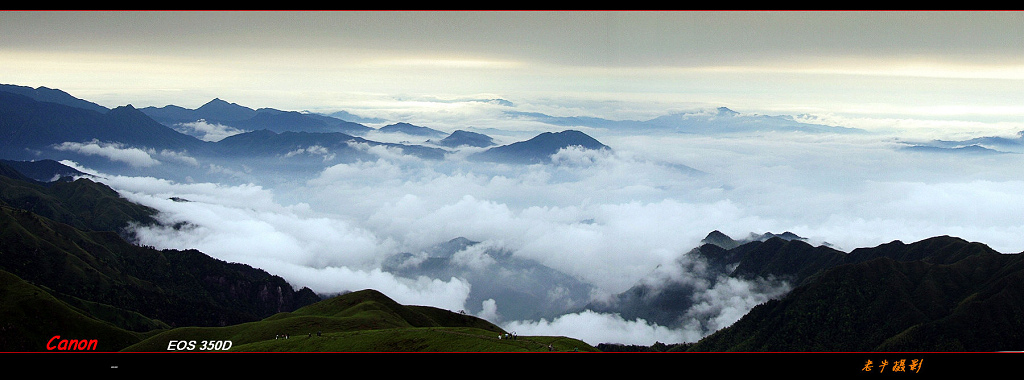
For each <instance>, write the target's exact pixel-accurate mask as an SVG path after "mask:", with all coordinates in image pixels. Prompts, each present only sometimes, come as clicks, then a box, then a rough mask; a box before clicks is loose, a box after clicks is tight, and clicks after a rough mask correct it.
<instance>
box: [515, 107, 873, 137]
mask: <svg viewBox="0 0 1024 380" xmlns="http://www.w3.org/2000/svg"><path fill="white" fill-rule="evenodd" d="M505 114H506V115H507V116H508V117H510V118H513V119H523V120H531V121H539V122H543V123H547V124H551V125H557V126H563V127H591V128H600V129H604V130H607V131H614V132H634V133H635V132H637V131H642V132H644V133H651V132H671V133H694V134H728V133H753V132H806V133H844V134H848V133H864V130H861V129H857V128H849V127H837V126H830V125H822V124H811V123H805V122H802V121H799V120H797V119H796V118H795V117H793V116H769V115H754V114H741V113H738V112H736V111H733V110H731V109H729V108H726V107H719V108H717V109H714V110H708V111H692V112H679V113H673V114H669V115H664V116H659V117H656V118H653V119H648V120H611V119H604V118H598V117H580V116H570V117H561V116H550V115H546V114H543V113H537V112H521V111H506V112H505Z"/></svg>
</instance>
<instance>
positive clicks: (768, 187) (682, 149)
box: [69, 133, 1024, 344]
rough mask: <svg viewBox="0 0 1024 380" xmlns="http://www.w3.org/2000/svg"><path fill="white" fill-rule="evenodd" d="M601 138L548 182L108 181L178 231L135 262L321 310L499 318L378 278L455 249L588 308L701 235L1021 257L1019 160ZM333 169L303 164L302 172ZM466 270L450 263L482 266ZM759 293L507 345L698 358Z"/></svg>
mask: <svg viewBox="0 0 1024 380" xmlns="http://www.w3.org/2000/svg"><path fill="white" fill-rule="evenodd" d="M596 137H597V138H598V139H599V140H601V141H602V142H603V143H605V144H607V145H609V146H612V147H613V149H614V150H613V151H612V152H591V151H581V150H577V149H567V150H564V151H561V152H559V153H557V154H556V155H555V156H554V161H553V163H551V164H545V165H503V164H491V163H472V162H465V161H463V160H462V158H461V157H462V156H461V155H459V154H453V155H451V156H449V157H448V158H447V159H446V160H442V161H431V160H422V159H419V158H417V157H414V156H410V155H406V154H404V153H403V152H402V151H401V150H398V149H394V148H387V147H383V146H376V147H371V146H368V145H367V146H361V148H362V149H364V151H365V152H369V153H371V154H373V156H372V157H374V158H371V159H367V160H361V161H354V162H346V163H336V162H335V161H323V162H320V160H316V161H314V162H320V164H321V165H322V169H320V170H317V171H314V172H312V173H313V174H312V175H310V176H306V177H299V178H297V179H296V178H295V177H287V178H290V179H289V180H288V181H282V180H280V179H278V180H267V181H265V182H263V183H247V184H237V185H225V184H217V183H212V182H207V183H178V182H173V181H169V180H164V179H158V178H151V177H129V176H118V175H106V176H105V179H104V180H103V181H104V182H106V183H107V184H109V185H110V186H111V187H113V188H115V189H118V190H119V191H120V192H121V193H122V194H124V195H125V196H126V197H128V198H129V199H131V200H133V201H136V202H139V203H143V204H146V205H149V206H152V207H155V208H157V209H159V210H161V212H162V214H161V218H162V219H163V220H164V221H165V222H166V224H167V225H177V226H178V228H170V227H147V228H139V230H138V234H139V237H140V239H142V242H143V243H144V244H148V245H153V246H157V247H161V248H196V249H199V250H201V251H203V252H206V253H208V254H210V255H212V256H214V257H217V258H220V259H224V260H228V261H236V262H244V263H247V264H251V265H254V266H258V267H261V268H264V269H266V270H268V271H269V272H271V273H275V274H279V275H281V276H283V277H284V278H286V279H287V280H289V281H290V282H292V283H293V284H295V285H297V286H309V287H311V288H312V289H314V290H315V291H318V292H321V293H332V292H341V291H347V290H359V289H363V288H376V289H378V290H381V291H383V292H384V293H385V294H388V295H389V296H392V297H393V298H395V299H396V300H399V302H409V303H415V304H429V305H435V306H439V307H445V308H448V309H451V310H460V309H465V308H467V307H471V308H473V309H479V310H483V311H482V312H481V315H485V316H490V317H492V318H499V316H500V315H501V314H502V307H503V305H502V304H501V303H500V302H495V301H494V300H490V302H485V303H484V304H483V305H466V299H467V295H468V294H469V290H470V289H471V288H472V286H473V284H471V283H469V282H468V281H467V280H465V279H459V278H433V279H432V278H401V277H399V276H395V275H393V274H390V273H387V272H383V271H381V270H380V264H381V262H382V261H383V260H385V259H386V258H387V257H389V256H391V255H394V254H397V253H401V252H412V253H418V252H420V251H422V250H424V249H426V248H428V247H430V246H433V245H436V244H438V243H441V242H445V241H448V240H450V239H452V238H455V237H465V238H468V239H470V240H474V241H479V242H483V244H484V245H483V246H500V247H502V248H503V249H506V250H508V251H510V252H512V253H513V254H514V255H516V256H518V257H521V258H527V259H532V260H536V261H537V262H540V263H541V264H544V265H546V266H549V267H551V268H554V269H557V270H560V271H562V272H564V273H567V274H569V275H572V276H575V277H577V278H580V279H583V280H585V281H587V282H590V283H592V284H594V285H596V286H597V287H598V288H599V289H600V291H599V292H598V293H595V295H594V296H595V299H598V298H600V297H603V296H607V295H608V294H614V293H618V292H621V291H624V290H625V289H627V288H629V287H630V286H632V285H634V284H636V283H637V281H640V280H641V279H643V278H645V277H646V276H649V275H651V274H652V273H654V272H655V271H656V268H659V266H662V268H664V267H665V266H666V265H671V264H672V263H674V262H676V260H678V259H679V258H680V257H681V256H682V255H684V254H685V253H686V252H687V251H689V250H690V249H691V248H693V247H695V246H696V245H697V244H698V243H699V241H700V239H701V238H703V237H704V236H705V235H706V234H707V233H708V232H710V231H712V230H720V231H722V232H725V233H726V234H729V235H731V236H746V235H747V234H748V233H750V232H757V233H762V232H768V231H771V232H776V233H781V232H783V231H792V232H794V233H797V234H798V235H801V236H804V237H807V238H809V239H810V240H811V241H812V242H828V243H831V244H833V245H835V246H837V247H838V248H840V249H845V250H849V249H853V248H857V247H864V246H874V245H877V244H882V243H886V242H889V241H891V240H897V239H899V240H904V241H915V240H918V239H923V238H927V237H931V236H936V235H946V234H948V235H955V236H960V237H963V238H965V239H968V240H974V241H981V242H984V243H987V244H989V245H991V246H992V247H994V248H996V249H997V250H1000V251H1003V252H1020V251H1021V250H1024V242H1022V241H1021V240H1020V238H1019V237H1020V236H1022V232H1024V220H1021V219H1020V217H1019V216H1020V215H1022V212H1024V200H1022V199H1021V198H1020V197H1019V196H1018V195H1019V194H1021V193H1022V192H1024V178H1021V177H1022V175H1021V174H1020V173H1019V170H1017V169H1016V168H1017V167H1018V164H1017V162H1018V160H1019V157H1018V156H1017V155H1009V154H1007V155H991V156H954V155H942V154H938V155H935V154H921V153H914V152H908V151H903V150H900V149H898V148H899V144H897V143H894V142H893V141H892V140H891V139H888V138H885V137H879V136H867V137H865V136H836V135H805V134H795V133H794V134H783V133H777V134H773V133H769V134H762V135H759V136H754V137H750V136H744V137H737V136H718V137H706V136H686V135H666V136H658V137H653V136H646V137H644V136H623V135H604V136H601V135H598V136H596ZM87 145H88V144H87ZM76 148H78V149H83V151H86V149H93V150H94V151H97V152H98V151H104V150H103V149H109V150H107V152H121V153H131V154H134V155H136V156H137V157H136V156H132V157H135V158H140V160H139V161H138V162H140V163H142V162H146V161H145V160H144V158H145V157H146V156H148V157H149V158H150V159H151V160H152V159H154V158H153V157H154V156H159V157H165V156H162V155H160V154H157V153H155V152H146V151H142V150H130V149H129V148H125V147H116V146H114V147H111V146H104V145H103V144H99V143H93V144H91V146H88V147H87V146H76ZM114 148H116V149H114ZM69 149H70V146H69ZM143 153H144V154H143ZM332 153H333V152H330V151H328V150H325V149H321V148H317V147H313V149H306V150H304V151H302V152H296V153H295V154H296V155H299V154H303V155H308V154H314V155H318V156H324V157H326V155H329V154H332ZM97 154H99V153H97ZM109 157H110V158H111V159H115V158H114V157H122V156H115V155H113V154H112V153H111V155H110V156H109ZM294 158H295V157H287V155H282V157H279V159H280V160H289V159H294ZM219 165H222V166H223V167H224V170H225V171H226V172H227V171H231V170H237V171H242V170H243V168H244V170H246V173H247V175H248V176H249V177H247V178H271V177H274V176H275V173H273V172H266V171H265V170H268V169H266V168H261V167H258V166H257V167H249V166H246V163H241V162H239V163H230V162H224V163H219ZM694 169H697V170H694ZM196 170H206V168H196ZM171 197H177V198H181V199H186V200H188V201H189V202H175V201H172V200H170V198H171ZM472 253H473V252H470V251H467V252H465V253H464V255H463V256H460V257H459V260H461V261H459V262H461V263H464V264H465V265H469V266H472V265H487V262H486V261H482V259H483V258H482V257H480V256H479V255H477V256H474V255H472ZM769 285H770V284H766V283H757V282H738V281H735V280H726V279H722V280H720V281H718V282H715V283H714V285H710V286H707V287H705V288H703V290H702V291H701V292H700V293H699V294H698V295H697V296H696V298H695V299H694V302H695V305H696V306H695V307H694V308H692V309H691V310H690V311H689V312H688V313H689V315H690V316H692V317H693V318H692V319H691V320H692V321H695V322H694V323H693V324H690V325H684V326H657V325H654V324H653V323H650V322H648V321H644V320H624V319H623V318H621V317H619V316H617V315H605V314H598V313H592V312H582V313H575V314H568V315H564V316H562V317H559V318H554V319H547V320H535V321H509V322H506V327H507V328H510V329H513V330H517V331H518V332H519V333H520V334H527V333H528V332H529V333H537V334H541V333H544V334H552V335H569V336H578V337H580V338H583V339H584V340H586V341H588V342H591V343H600V342H618V343H635V344H651V343H653V342H654V341H661V342H677V341H693V340H695V339H697V338H699V337H700V336H703V335H706V334H707V333H709V332H711V331H714V330H715V329H718V328H721V327H724V326H727V325H728V324H730V323H732V322H734V321H735V320H737V319H738V318H739V317H740V316H742V315H743V314H744V313H745V312H746V311H747V310H749V308H751V307H753V306H754V305H756V304H758V303H760V302H764V301H765V300H767V298H768V297H773V296H777V295H778V294H780V293H779V292H780V290H779V289H782V288H779V287H774V286H769ZM775 285H778V284H775Z"/></svg>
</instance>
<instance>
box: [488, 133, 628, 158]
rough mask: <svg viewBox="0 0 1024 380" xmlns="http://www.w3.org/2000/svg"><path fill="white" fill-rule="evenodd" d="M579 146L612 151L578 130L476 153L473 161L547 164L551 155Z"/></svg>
mask: <svg viewBox="0 0 1024 380" xmlns="http://www.w3.org/2000/svg"><path fill="white" fill-rule="evenodd" d="M571 146H579V147H582V148H584V149H595V150H598V149H611V148H609V147H608V146H607V145H604V144H602V143H601V142H599V141H597V140H595V139H594V138H593V137H590V136H588V135H587V134H586V133H583V132H580V131H576V130H566V131H562V132H544V133H541V134H539V135H537V136H535V137H533V138H531V139H529V140H526V141H520V142H516V143H512V144H508V145H502V146H498V147H494V148H490V149H488V150H485V151H483V152H479V153H475V154H473V155H471V156H470V158H471V159H475V160H481V161H492V162H508V163H525V164H532V163H545V162H550V161H551V155H553V154H555V153H558V151H559V150H560V149H563V148H568V147H571Z"/></svg>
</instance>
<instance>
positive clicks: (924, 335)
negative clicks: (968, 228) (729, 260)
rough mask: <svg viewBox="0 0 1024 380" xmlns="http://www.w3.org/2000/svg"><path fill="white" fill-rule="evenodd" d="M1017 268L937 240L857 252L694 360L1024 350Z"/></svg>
mask: <svg viewBox="0 0 1024 380" xmlns="http://www.w3.org/2000/svg"><path fill="white" fill-rule="evenodd" d="M1022 278H1024V262H1022V259H1021V255H1020V254H1000V253H998V252H996V251H994V250H992V249H991V248H989V247H988V246H986V245H984V244H981V243H972V242H967V241H965V240H963V239H959V238H955V237H949V236H939V237H934V238H929V239H925V240H922V241H919V242H916V243H912V244H904V243H902V242H900V241H894V242H892V243H888V244H883V245H880V246H877V247H874V248H859V249H856V250H854V251H852V252H851V253H850V254H849V255H845V257H843V259H842V260H841V261H840V262H839V264H837V265H830V266H828V267H827V268H825V269H823V270H821V271H819V272H818V273H816V274H814V275H812V276H810V277H807V278H806V279H805V280H804V281H802V282H801V285H800V286H798V287H796V288H795V289H793V290H792V291H791V292H789V293H788V294H787V295H785V296H784V297H782V298H780V299H777V300H771V301H768V302H766V303H764V304H761V305H759V306H757V307H755V308H753V309H752V310H751V311H750V312H749V313H748V314H747V315H746V316H744V317H743V318H742V319H740V320H739V321H738V322H736V323H735V324H733V325H732V326H730V327H728V328H725V329H722V330H721V331H718V332H716V333H714V334H712V335H710V336H708V337H706V338H705V339H703V340H701V341H700V342H698V343H697V344H695V345H693V347H692V348H691V350H694V351H995V350H1019V349H1021V347H1024V334H1021V333H1020V331H1024V330H1022V328H1024V321H1021V319H1020V318H1019V317H1018V316H1019V315H1021V314H1020V313H1021V312H1022V311H1024V304H1022V303H1024V297H1021V296H1020V295H1021V294H1024V282H1021V281H1020V280H1021V279H1022Z"/></svg>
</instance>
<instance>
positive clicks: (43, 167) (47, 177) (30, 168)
mask: <svg viewBox="0 0 1024 380" xmlns="http://www.w3.org/2000/svg"><path fill="white" fill-rule="evenodd" d="M0 164H3V165H6V166H9V167H10V168H12V169H14V170H17V171H18V173H19V174H22V175H24V176H25V177H26V178H31V179H32V180H34V181H39V182H51V181H54V180H57V179H61V178H65V177H73V176H81V175H85V173H82V172H80V171H78V169H75V168H72V167H70V166H67V165H64V164H62V163H60V162H57V161H54V160H38V161H12V160H0Z"/></svg>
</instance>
